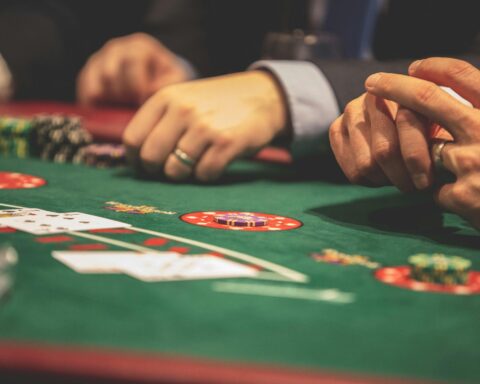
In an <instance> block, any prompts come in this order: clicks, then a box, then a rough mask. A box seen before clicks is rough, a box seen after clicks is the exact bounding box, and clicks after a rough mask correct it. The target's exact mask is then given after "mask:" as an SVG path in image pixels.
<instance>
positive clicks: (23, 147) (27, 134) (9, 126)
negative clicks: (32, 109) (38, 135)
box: [0, 117, 34, 158]
mask: <svg viewBox="0 0 480 384" xmlns="http://www.w3.org/2000/svg"><path fill="white" fill-rule="evenodd" d="M33 137H34V135H33V124H32V122H31V120H28V119H19V118H10V117H0V154H2V155H8V156H14V157H20V158H25V157H27V156H29V154H30V152H31V151H32V146H33Z"/></svg>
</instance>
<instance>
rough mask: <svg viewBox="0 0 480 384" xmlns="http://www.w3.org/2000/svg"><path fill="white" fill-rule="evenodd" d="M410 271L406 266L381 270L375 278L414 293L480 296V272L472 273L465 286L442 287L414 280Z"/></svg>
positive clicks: (376, 273) (377, 271)
mask: <svg viewBox="0 0 480 384" xmlns="http://www.w3.org/2000/svg"><path fill="white" fill-rule="evenodd" d="M410 269H411V268H410V267H409V266H406V265H400V266H397V267H385V268H380V269H377V270H376V271H375V277H376V278H377V279H378V280H380V281H381V282H382V283H385V284H389V285H394V286H396V287H400V288H405V289H410V290H412V291H423V292H440V293H447V294H452V295H478V294H480V272H476V271H472V272H470V273H469V274H468V282H467V284H465V285H442V284H433V283H425V282H422V281H417V280H413V279H412V278H410Z"/></svg>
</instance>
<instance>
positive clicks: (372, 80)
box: [365, 73, 382, 90]
mask: <svg viewBox="0 0 480 384" xmlns="http://www.w3.org/2000/svg"><path fill="white" fill-rule="evenodd" d="M380 77H382V75H381V74H380V73H375V74H374V75H371V76H369V77H368V78H367V80H366V81H365V88H367V90H371V89H374V88H375V84H377V81H378V80H380Z"/></svg>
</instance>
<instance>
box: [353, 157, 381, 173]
mask: <svg viewBox="0 0 480 384" xmlns="http://www.w3.org/2000/svg"><path fill="white" fill-rule="evenodd" d="M376 169H377V167H376V164H375V162H374V160H373V159H372V158H370V157H367V156H362V157H359V158H358V159H357V173H358V175H359V177H361V178H367V177H368V176H370V175H371V174H372V173H374V172H375V171H376Z"/></svg>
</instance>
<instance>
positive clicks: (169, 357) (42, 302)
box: [0, 158, 480, 383]
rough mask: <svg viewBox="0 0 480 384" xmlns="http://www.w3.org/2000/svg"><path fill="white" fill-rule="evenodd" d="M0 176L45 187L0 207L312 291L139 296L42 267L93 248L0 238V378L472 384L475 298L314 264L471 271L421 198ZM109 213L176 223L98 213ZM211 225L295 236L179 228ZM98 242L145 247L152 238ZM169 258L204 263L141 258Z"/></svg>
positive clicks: (66, 171)
mask: <svg viewBox="0 0 480 384" xmlns="http://www.w3.org/2000/svg"><path fill="white" fill-rule="evenodd" d="M0 171H11V172H20V173H27V174H31V175H36V176H39V177H42V178H45V179H46V180H47V182H48V184H47V185H45V186H43V187H40V188H36V189H17V190H7V189H5V190H0V203H2V204H11V205H17V206H22V207H34V208H41V209H45V210H51V211H59V212H68V211H80V212H84V213H89V214H93V215H99V216H102V217H106V218H110V219H114V220H120V221H125V222H128V223H130V224H132V225H133V226H134V227H135V228H141V229H148V230H151V231H154V232H161V233H165V234H169V235H174V236H179V237H182V238H186V239H190V240H196V241H200V242H203V243H207V244H210V245H216V246H220V247H224V248H226V249H228V250H232V251H237V252H242V253H246V254H248V255H252V256H255V257H257V258H259V259H262V260H266V261H270V262H272V263H274V264H276V265H279V266H282V267H286V268H288V269H290V270H293V271H295V272H298V273H299V274H303V275H305V276H306V277H307V278H308V281H306V282H295V281H293V280H292V281H288V278H287V279H284V280H283V281H281V279H279V280H278V281H275V280H263V279H262V280H260V279H247V278H244V279H239V278H237V279H227V280H222V279H217V280H202V281H175V282H156V283H147V282H142V281H139V280H136V279H133V278H131V277H129V276H126V275H122V274H79V273H76V272H74V271H73V270H71V269H69V268H67V267H66V266H65V265H63V264H61V263H59V262H58V261H56V260H55V259H53V258H52V256H51V252H52V251H53V250H62V249H63V250H66V249H68V248H69V247H71V246H72V245H79V244H90V243H92V242H96V241H92V239H86V238H81V237H75V236H73V237H74V238H73V240H72V241H71V242H65V243H41V242H38V240H37V237H36V236H34V235H30V234H27V233H22V232H18V231H17V232H15V233H0V241H2V242H3V241H5V242H10V243H11V244H13V245H14V246H15V248H16V249H17V251H18V253H19V264H18V268H17V279H16V285H15V287H14V289H13V291H12V294H11V295H10V296H9V297H8V299H7V300H4V301H3V302H1V303H0V377H1V375H2V373H1V372H3V374H4V375H6V376H5V377H7V376H8V377H16V375H20V374H21V372H23V373H25V372H31V373H32V372H33V373H34V374H36V375H37V377H41V375H42V374H43V375H47V376H48V375H53V376H58V375H60V376H62V375H63V376H62V377H70V376H71V378H70V380H69V381H68V382H75V381H74V380H73V379H72V377H77V378H78V377H84V378H85V377H86V378H90V379H92V380H93V379H94V378H96V379H98V380H109V379H110V380H114V382H123V381H129V382H137V383H140V382H157V381H158V382H162V380H163V381H165V382H202V383H203V382H224V383H226V382H238V383H242V382H245V383H246V382H249V383H250V382H258V383H268V382H280V383H281V382H285V383H286V382H292V383H302V382H305V383H306V382H311V383H314V382H316V383H318V382H322V380H323V382H332V383H360V382H361V383H374V382H379V383H380V382H392V383H393V382H397V381H395V380H398V382H429V381H432V382H436V381H439V382H448V383H454V382H455V383H457V382H458V383H476V382H480V364H479V362H480V348H479V345H480V331H479V328H480V296H479V295H453V294H445V293H431V292H419V291H414V290H408V289H402V288H398V287H396V286H391V285H387V284H384V283H382V282H380V281H378V280H377V279H376V278H375V277H374V271H373V270H372V269H369V268H366V267H364V266H341V265H332V264H326V263H321V262H317V261H315V260H313V259H312V258H311V257H310V255H311V254H312V253H314V252H320V251H321V250H322V249H325V248H333V249H337V250H339V251H341V252H345V253H348V254H361V255H365V256H368V257H369V258H370V259H371V260H373V261H375V262H378V263H380V264H381V265H382V266H398V265H406V264H407V259H408V257H409V256H410V255H412V254H415V253H419V252H427V253H434V252H441V253H446V254H449V255H458V256H462V257H465V258H468V259H469V260H471V261H472V263H473V269H475V270H478V269H480V255H479V251H478V249H479V246H480V241H479V236H478V234H477V233H476V232H475V231H474V230H473V229H472V228H471V227H469V226H468V224H466V223H465V222H464V221H463V220H461V219H460V218H458V217H457V216H455V215H453V214H447V213H442V212H441V211H440V210H438V209H436V208H434V207H433V206H432V203H431V201H430V199H429V197H428V196H422V195H412V196H402V195H400V194H398V193H397V192H396V191H395V190H394V189H392V188H382V189H368V188H363V187H356V186H350V185H344V184H341V183H334V182H330V181H322V180H321V179H320V178H316V177H304V176H301V175H300V174H299V173H297V172H296V171H295V169H294V168H292V167H291V166H288V165H279V164H267V163H261V162H253V161H241V162H237V163H235V164H234V165H233V166H232V167H231V168H230V169H229V170H228V172H227V174H226V175H225V176H224V177H223V178H222V179H221V180H220V181H219V182H218V183H215V184H214V185H201V184H195V183H187V184H174V183H168V182H165V181H151V180H142V179H138V178H136V177H134V175H133V174H132V173H131V172H130V171H129V170H128V169H126V168H119V169H113V170H106V169H94V168H90V167H85V166H79V165H71V164H54V163H49V162H44V161H40V160H35V159H25V160H19V159H13V158H1V159H0ZM112 200H114V201H119V202H123V203H128V204H135V205H143V204H144V205H152V206H155V207H158V208H159V209H164V210H168V211H175V212H177V213H178V214H176V215H162V214H148V215H134V214H128V213H121V212H115V211H111V210H107V209H105V208H104V207H105V203H106V202H107V201H112ZM216 210H240V211H252V212H266V213H273V214H278V215H281V216H288V217H292V218H295V219H298V220H300V221H302V222H303V226H302V227H300V228H298V229H294V230H289V231H272V232H248V231H229V230H219V229H213V228H204V227H200V226H194V225H191V224H187V223H185V222H183V221H181V220H180V219H179V216H180V215H181V214H184V213H188V212H192V211H216ZM97 235H98V234H97ZM101 236H102V237H105V238H109V239H115V240H121V241H124V242H127V243H130V244H139V245H141V244H143V242H144V241H145V240H146V239H148V238H150V237H152V235H151V234H147V233H140V232H135V233H123V234H122V233H117V234H114V233H110V234H108V233H103V234H101ZM171 247H186V248H187V251H188V252H189V253H204V252H205V250H204V249H202V247H198V246H192V245H191V244H185V243H183V242H182V241H176V240H171V239H170V240H168V242H166V243H165V244H164V245H162V246H154V247H151V248H154V249H156V250H160V251H162V250H168V249H170V248H171ZM108 249H109V250H117V249H118V250H119V249H121V247H120V246H115V245H112V244H109V245H108ZM273 275H274V274H271V277H272V279H274V278H275V276H273ZM279 277H280V276H279ZM219 283H232V284H236V285H237V286H238V285H239V284H242V285H243V284H255V285H256V286H258V285H262V286H267V288H268V286H272V287H273V288H275V289H277V288H278V287H294V288H301V289H307V290H321V289H336V290H338V291H341V292H345V293H350V294H352V296H351V297H352V298H353V300H352V301H351V302H348V303H338V302H332V301H323V300H309V299H306V298H304V299H302V298H293V297H292V298H286V297H268V296H265V295H257V294H238V293H230V292H222V291H219V290H218V289H215V287H218V284H219ZM69 375H70V376H69ZM47 376H45V377H47ZM48 377H49V376H48ZM122 380H123V381H122Z"/></svg>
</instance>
